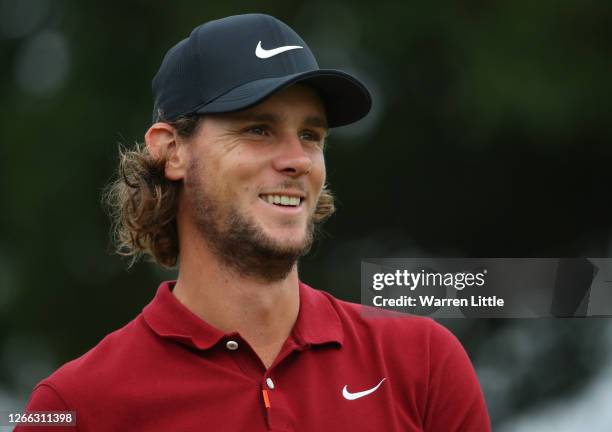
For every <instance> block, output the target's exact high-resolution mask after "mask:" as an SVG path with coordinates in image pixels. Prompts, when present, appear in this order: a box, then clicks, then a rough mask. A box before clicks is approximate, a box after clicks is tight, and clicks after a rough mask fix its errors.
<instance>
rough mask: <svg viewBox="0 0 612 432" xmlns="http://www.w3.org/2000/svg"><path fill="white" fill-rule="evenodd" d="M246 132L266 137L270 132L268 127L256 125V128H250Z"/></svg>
mask: <svg viewBox="0 0 612 432" xmlns="http://www.w3.org/2000/svg"><path fill="white" fill-rule="evenodd" d="M245 132H247V133H250V134H253V135H261V136H266V135H268V133H269V130H268V127H267V126H266V125H255V126H249V127H248V128H246V129H245Z"/></svg>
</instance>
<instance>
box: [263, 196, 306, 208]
mask: <svg viewBox="0 0 612 432" xmlns="http://www.w3.org/2000/svg"><path fill="white" fill-rule="evenodd" d="M262 198H263V200H264V201H267V202H268V203H269V204H278V205H284V206H292V207H296V206H299V205H300V201H301V198H300V197H294V196H287V195H262Z"/></svg>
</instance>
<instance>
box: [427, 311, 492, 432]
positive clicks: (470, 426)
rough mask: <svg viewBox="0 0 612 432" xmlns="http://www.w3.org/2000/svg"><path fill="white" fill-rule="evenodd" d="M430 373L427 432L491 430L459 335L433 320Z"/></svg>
mask: <svg viewBox="0 0 612 432" xmlns="http://www.w3.org/2000/svg"><path fill="white" fill-rule="evenodd" d="M431 322H432V325H433V328H432V330H431V335H430V341H429V349H430V359H429V360H430V374H429V386H428V397H427V405H426V411H425V418H424V430H425V431H426V432H463V431H469V432H490V430H491V422H490V419H489V414H488V411H487V406H486V404H485V400H484V396H483V394H482V390H481V388H480V383H479V382H478V378H477V376H476V373H475V372H474V368H473V367H472V363H471V362H470V359H469V357H468V355H467V353H466V352H465V350H464V349H463V347H462V346H461V343H460V342H459V341H458V340H457V338H456V337H455V336H454V335H453V334H452V333H451V332H450V331H448V330H447V329H446V328H444V327H442V326H441V325H440V324H438V323H436V322H435V321H433V320H432V321H431Z"/></svg>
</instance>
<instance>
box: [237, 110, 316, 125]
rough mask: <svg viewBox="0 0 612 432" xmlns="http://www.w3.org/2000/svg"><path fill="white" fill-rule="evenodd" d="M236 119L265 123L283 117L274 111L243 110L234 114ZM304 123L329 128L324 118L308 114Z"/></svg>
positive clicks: (277, 120) (276, 121)
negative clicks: (256, 111) (253, 111)
mask: <svg viewBox="0 0 612 432" xmlns="http://www.w3.org/2000/svg"><path fill="white" fill-rule="evenodd" d="M232 117H233V118H234V119H235V120H239V121H256V122H264V123H280V122H281V120H282V118H281V117H280V116H279V115H278V114H274V113H266V112H264V113H252V112H243V113H236V114H234V115H233V116H232ZM304 124H305V125H306V126H312V127H320V128H323V129H328V126H327V122H326V121H325V119H324V118H322V117H320V116H317V115H311V116H307V117H306V118H305V119H304Z"/></svg>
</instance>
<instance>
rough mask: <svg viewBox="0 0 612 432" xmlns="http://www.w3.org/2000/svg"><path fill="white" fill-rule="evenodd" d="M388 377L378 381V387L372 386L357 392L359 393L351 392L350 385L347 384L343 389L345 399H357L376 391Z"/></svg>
mask: <svg viewBox="0 0 612 432" xmlns="http://www.w3.org/2000/svg"><path fill="white" fill-rule="evenodd" d="M386 379H387V378H383V379H381V380H380V382H379V383H378V385H376V387H372V388H371V389H369V390H364V391H360V392H357V393H351V392H349V391H348V385H345V386H344V388H343V389H342V396H344V399H347V400H355V399H359V398H362V397H364V396H367V395H369V394H370V393H374V392H375V391H376V390H378V387H380V385H381V384H382V383H383V381H384V380H386Z"/></svg>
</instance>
